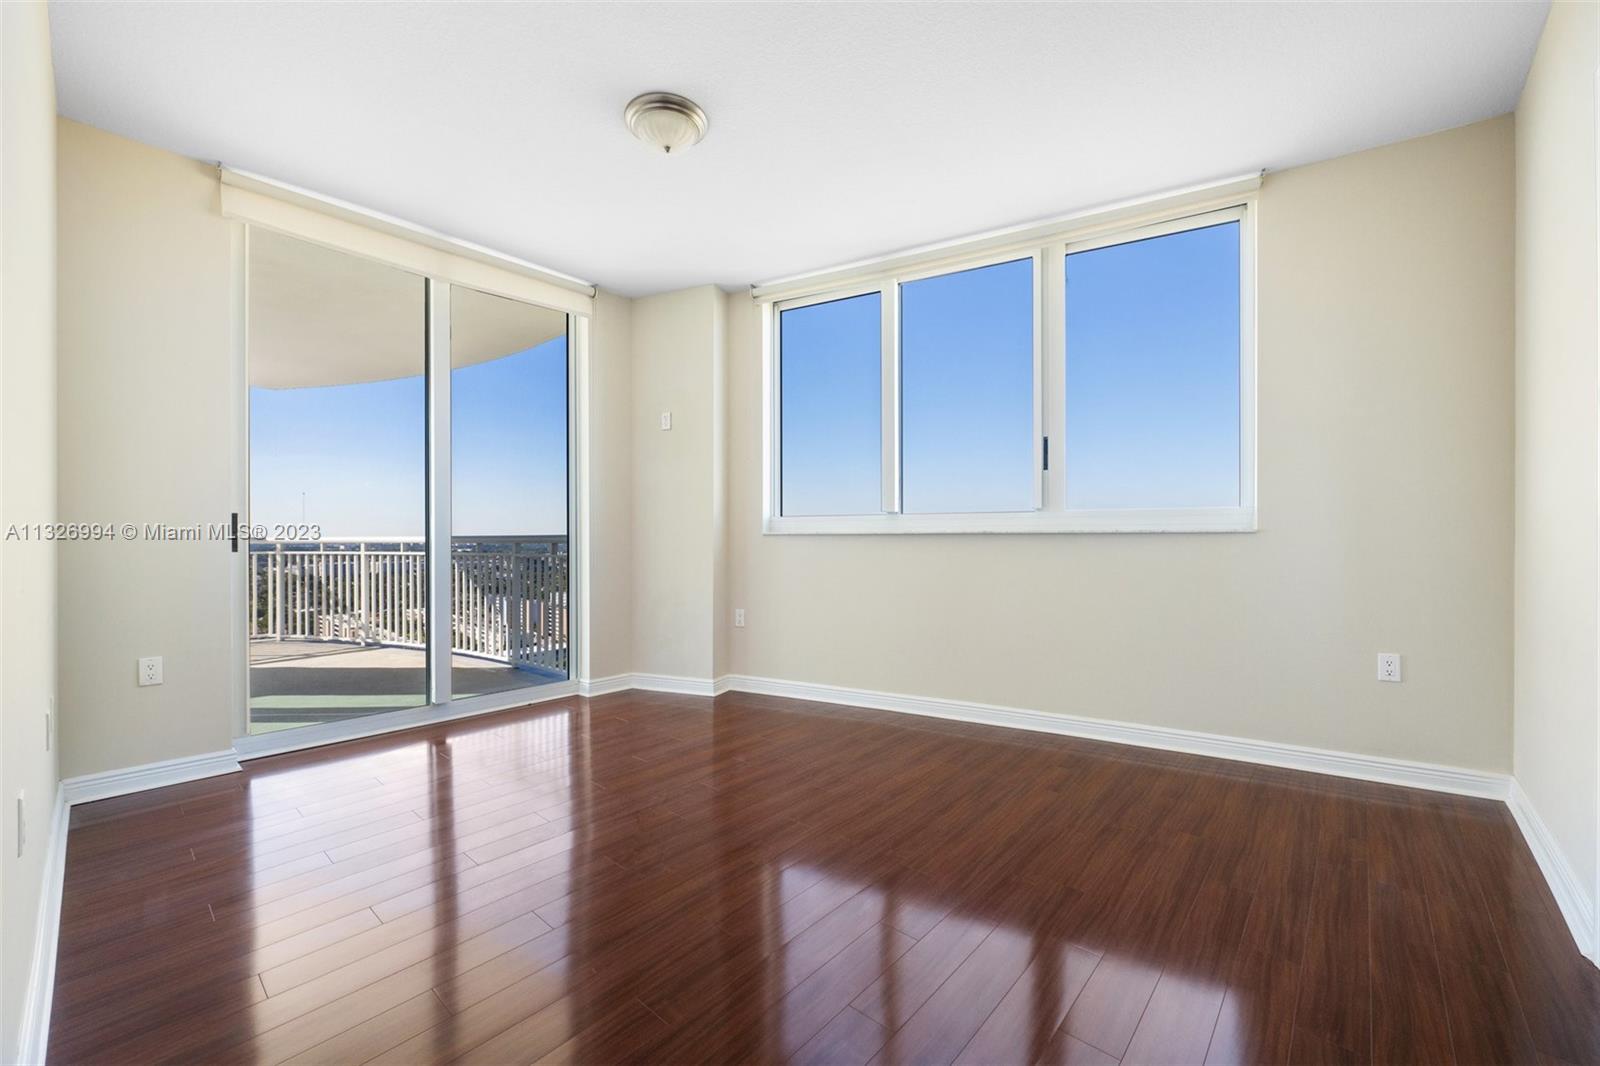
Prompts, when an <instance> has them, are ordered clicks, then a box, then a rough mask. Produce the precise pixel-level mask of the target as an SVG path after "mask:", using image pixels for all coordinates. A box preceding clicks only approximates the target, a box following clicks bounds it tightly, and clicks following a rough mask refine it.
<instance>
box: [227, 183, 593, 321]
mask: <svg viewBox="0 0 1600 1066" xmlns="http://www.w3.org/2000/svg"><path fill="white" fill-rule="evenodd" d="M218 174H219V176H220V179H221V204H222V214H223V215H224V216H225V217H227V218H235V219H239V220H240V221H242V222H246V223H249V224H250V225H252V226H261V227H264V228H267V229H271V230H274V231H276V232H278V233H283V234H287V235H288V236H291V237H297V238H299V239H301V240H305V241H311V242H313V243H315V244H321V245H324V246H326V247H329V248H335V249H338V250H339V251H342V252H348V253H350V254H352V255H359V256H363V257H365V258H368V259H373V260H377V261H378V262H382V263H387V264H390V265H391V266H396V267H399V268H401V269H403V270H409V271H411V272H413V273H416V274H421V275H425V276H428V277H434V278H440V279H442V280H444V281H448V282H451V283H452V284H456V285H463V286H466V287H468V288H472V289H478V290H480V291H482V292H488V293H493V294H495V295H497V296H508V297H510V298H512V299H514V300H525V301H528V302H531V303H536V304H541V305H543V306H545V307H549V308H553V309H555V310H558V311H565V312H568V313H569V314H575V315H589V314H592V313H593V312H594V293H595V289H594V286H593V285H591V284H589V283H588V282H586V281H582V280H580V279H578V278H574V277H571V276H569V275H566V274H562V273H560V272H559V271H554V270H547V269H545V268H543V267H540V266H537V265H535V264H532V263H527V262H524V261H523V260H520V259H516V258H514V257H512V256H507V255H502V254H501V253H499V252H495V251H493V250H491V249H488V248H483V247H481V246H479V245H475V244H472V243H470V242H467V241H459V240H456V239H454V238H451V237H446V236H444V235H442V234H437V233H434V232H432V231H430V230H427V229H424V228H423V227H420V226H414V225H412V224H410V223H407V222H402V221H400V220H398V219H392V218H389V217H388V216H385V215H381V214H378V213H376V212H369V211H366V210H364V209H362V208H358V207H355V206H353V205H350V204H346V203H343V202H342V201H338V200H333V199H329V198H325V197H321V196H317V195H316V194H314V193H309V192H306V191H304V190H301V189H296V188H294V187H293V186H289V185H284V184H281V183H278V182H274V181H272V180H270V179H267V178H261V177H258V176H256V175H253V174H247V173H244V172H242V171H237V170H232V169H229V168H228V167H219V168H218Z"/></svg>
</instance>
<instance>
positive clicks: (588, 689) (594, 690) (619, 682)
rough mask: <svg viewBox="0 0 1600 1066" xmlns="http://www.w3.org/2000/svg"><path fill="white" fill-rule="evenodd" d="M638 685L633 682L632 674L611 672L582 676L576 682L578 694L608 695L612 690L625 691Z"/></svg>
mask: <svg viewBox="0 0 1600 1066" xmlns="http://www.w3.org/2000/svg"><path fill="white" fill-rule="evenodd" d="M637 687H639V686H637V685H635V684H634V683H633V675H632V674H612V675H611V676H610V677H595V678H587V677H586V678H584V679H583V680H582V681H579V682H578V695H580V696H609V695H610V694H611V693H613V692H626V691H627V690H628V689H630V688H637Z"/></svg>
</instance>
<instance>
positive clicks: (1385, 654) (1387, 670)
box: [1378, 651, 1402, 683]
mask: <svg viewBox="0 0 1600 1066" xmlns="http://www.w3.org/2000/svg"><path fill="white" fill-rule="evenodd" d="M1378 680H1379V681H1393V682H1396V683H1398V682H1399V681H1401V680H1402V679H1401V676H1400V653H1399V652H1393V651H1381V652H1379V653H1378Z"/></svg>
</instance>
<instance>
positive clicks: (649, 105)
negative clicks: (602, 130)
mask: <svg viewBox="0 0 1600 1066" xmlns="http://www.w3.org/2000/svg"><path fill="white" fill-rule="evenodd" d="M622 121H623V122H626V123H627V124H628V131H629V132H630V133H632V134H633V135H634V136H635V137H637V138H639V139H640V140H641V141H643V142H644V143H646V144H649V145H653V146H655V147H656V148H659V149H661V151H663V152H664V153H666V154H667V155H671V154H672V153H673V152H681V151H683V150H684V149H685V148H692V147H693V146H695V145H696V144H699V143H700V139H701V138H702V137H704V136H705V135H706V125H707V123H706V113H705V112H704V111H702V110H700V105H699V104H697V103H695V102H694V101H693V100H690V99H689V98H688V97H686V96H679V95H678V94H677V93H643V94H641V95H639V96H635V97H634V98H633V99H632V100H629V101H628V106H627V107H626V108H624V109H623V112H622Z"/></svg>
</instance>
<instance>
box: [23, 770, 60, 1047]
mask: <svg viewBox="0 0 1600 1066" xmlns="http://www.w3.org/2000/svg"><path fill="white" fill-rule="evenodd" d="M67 807H68V804H67V793H66V789H65V788H64V787H62V786H60V785H57V786H56V802H55V809H54V810H53V811H52V812H51V814H50V837H49V839H47V840H46V841H45V849H46V850H45V856H44V879H43V882H42V883H41V884H40V886H39V913H38V918H37V921H36V924H35V926H34V930H33V963H32V965H31V966H30V967H29V969H28V990H27V994H26V995H25V996H24V997H23V1000H22V1028H21V1032H20V1033H19V1034H18V1038H17V1048H16V1053H17V1057H16V1060H15V1061H16V1062H18V1063H21V1064H23V1066H39V1064H42V1063H43V1062H44V1058H45V1050H46V1048H47V1047H48V1046H49V1042H50V1005H51V1002H52V1001H53V999H54V997H55V989H56V942H57V940H58V939H59V938H60V935H61V886H62V880H63V879H64V878H65V876H66V872H67Z"/></svg>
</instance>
